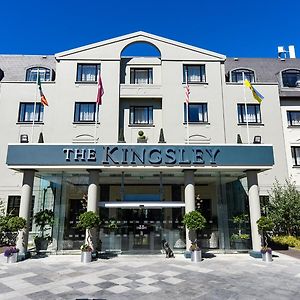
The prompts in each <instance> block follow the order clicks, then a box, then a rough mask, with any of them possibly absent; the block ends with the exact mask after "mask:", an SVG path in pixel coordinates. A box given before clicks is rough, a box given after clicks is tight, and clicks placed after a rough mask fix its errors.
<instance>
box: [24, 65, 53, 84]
mask: <svg viewBox="0 0 300 300" xmlns="http://www.w3.org/2000/svg"><path fill="white" fill-rule="evenodd" d="M50 73H51V72H50V70H49V69H46V68H31V69H28V70H27V72H26V81H37V74H39V77H40V80H41V81H50Z"/></svg>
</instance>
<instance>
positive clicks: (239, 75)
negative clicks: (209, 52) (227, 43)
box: [231, 69, 255, 82]
mask: <svg viewBox="0 0 300 300" xmlns="http://www.w3.org/2000/svg"><path fill="white" fill-rule="evenodd" d="M243 76H244V78H245V79H247V80H248V81H250V82H254V81H255V78H254V72H253V71H251V70H247V69H238V70H234V71H231V82H243Z"/></svg>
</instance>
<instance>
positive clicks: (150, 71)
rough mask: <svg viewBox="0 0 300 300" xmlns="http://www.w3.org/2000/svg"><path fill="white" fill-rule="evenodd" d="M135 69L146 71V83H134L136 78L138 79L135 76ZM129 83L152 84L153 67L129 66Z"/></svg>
mask: <svg viewBox="0 0 300 300" xmlns="http://www.w3.org/2000/svg"><path fill="white" fill-rule="evenodd" d="M137 71H147V83H138V82H137V83H136V79H138V77H137V76H136V75H137V74H136V72H137ZM130 84H138V85H143V84H153V68H135V67H134V68H130Z"/></svg>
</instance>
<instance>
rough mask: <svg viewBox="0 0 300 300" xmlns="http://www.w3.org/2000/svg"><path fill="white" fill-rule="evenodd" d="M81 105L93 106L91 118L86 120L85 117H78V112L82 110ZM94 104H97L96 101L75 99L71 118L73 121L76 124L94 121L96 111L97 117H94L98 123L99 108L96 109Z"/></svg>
mask: <svg viewBox="0 0 300 300" xmlns="http://www.w3.org/2000/svg"><path fill="white" fill-rule="evenodd" d="M82 105H92V106H93V107H94V110H93V120H86V119H81V118H80V113H81V111H82V108H81V106H82ZM96 105H97V103H96V102H81V101H76V102H75V104H74V118H73V123H76V124H83V123H86V124H90V123H95V122H96V120H95V115H96V113H97V117H96V118H97V123H99V109H98V111H97V108H96ZM77 108H79V111H78V112H77ZM87 113H88V112H87ZM77 117H78V119H77Z"/></svg>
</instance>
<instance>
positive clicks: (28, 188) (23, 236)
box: [17, 170, 34, 256]
mask: <svg viewBox="0 0 300 300" xmlns="http://www.w3.org/2000/svg"><path fill="white" fill-rule="evenodd" d="M33 181H34V170H24V171H23V183H22V188H21V202H20V212H19V217H22V218H24V219H25V220H26V228H24V229H23V230H21V231H19V234H18V238H17V248H18V249H19V250H20V251H19V255H20V256H25V253H26V252H27V247H28V234H29V226H30V208H31V203H32V190H33Z"/></svg>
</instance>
